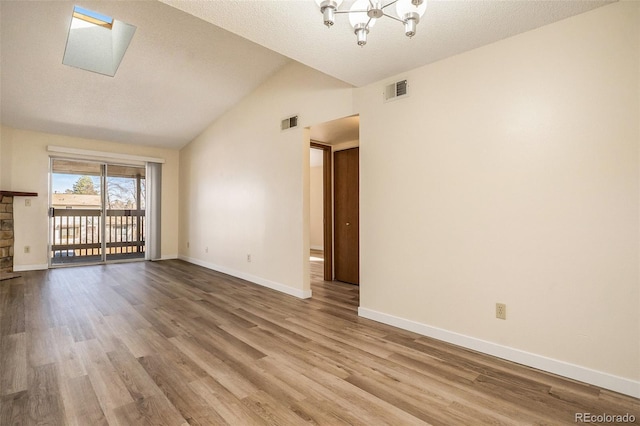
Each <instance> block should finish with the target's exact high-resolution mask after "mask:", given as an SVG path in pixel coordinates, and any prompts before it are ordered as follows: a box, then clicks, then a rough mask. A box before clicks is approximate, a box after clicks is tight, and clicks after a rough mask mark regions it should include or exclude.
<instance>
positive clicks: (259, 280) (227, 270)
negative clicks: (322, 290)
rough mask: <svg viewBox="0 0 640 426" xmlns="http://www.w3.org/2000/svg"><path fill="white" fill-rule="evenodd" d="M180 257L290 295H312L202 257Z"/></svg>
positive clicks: (299, 296)
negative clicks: (201, 258) (210, 261)
mask: <svg viewBox="0 0 640 426" xmlns="http://www.w3.org/2000/svg"><path fill="white" fill-rule="evenodd" d="M178 259H180V260H184V261H185V262H189V263H193V264H194V265H199V266H203V267H205V268H208V269H213V270H214V271H218V272H222V273H223V274H227V275H231V276H234V277H236V278H241V279H243V280H246V281H250V282H252V283H254V284H258V285H261V286H263V287H267V288H270V289H272V290H276V291H279V292H281V293H285V294H288V295H290V296H295V297H297V298H299V299H308V298H310V297H311V290H300V289H297V288H293V287H289V286H288V285H284V284H280V283H277V282H275V281H270V280H267V279H264V278H261V277H256V276H254V275H251V274H247V273H246V272H241V271H236V270H234V269H230V268H226V267H223V266H219V265H215V264H213V263H209V262H205V261H202V260H200V259H195V258H192V257H188V256H182V255H179V256H178Z"/></svg>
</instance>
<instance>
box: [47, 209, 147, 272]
mask: <svg viewBox="0 0 640 426" xmlns="http://www.w3.org/2000/svg"><path fill="white" fill-rule="evenodd" d="M144 213H145V211H144V210H116V209H108V210H107V211H106V215H105V227H104V235H102V234H103V230H102V223H101V222H102V212H101V210H96V209H56V208H52V209H51V211H50V215H51V231H52V236H53V240H52V244H51V253H50V255H51V258H52V263H54V264H64V263H78V262H93V261H100V260H101V258H102V241H103V239H105V240H106V258H107V260H114V259H136V258H144V253H145V234H144V229H145V215H144Z"/></svg>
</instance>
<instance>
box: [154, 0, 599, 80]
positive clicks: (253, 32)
mask: <svg viewBox="0 0 640 426" xmlns="http://www.w3.org/2000/svg"><path fill="white" fill-rule="evenodd" d="M160 1H163V2H164V3H167V4H170V5H172V6H174V7H176V8H178V9H181V10H183V11H185V12H188V13H191V14H193V15H195V16H198V17H200V18H202V19H204V20H206V21H208V22H211V23H213V24H215V25H217V26H219V27H222V28H225V29H227V30H229V31H231V32H233V33H235V34H238V35H240V36H242V37H245V38H247V39H249V40H252V41H254V42H256V43H259V44H261V45H263V46H265V47H267V48H269V49H271V50H274V51H276V52H279V53H281V54H283V55H285V56H288V57H289V58H292V59H294V60H296V61H298V62H301V63H303V64H305V65H308V66H310V67H312V68H315V69H317V70H319V71H322V72H324V73H326V74H329V75H331V76H333V77H336V78H338V79H340V80H343V81H345V82H347V83H350V84H353V85H355V86H363V85H366V84H369V83H373V82H375V81H378V80H382V79H385V78H388V77H390V76H392V75H395V74H399V73H402V72H404V71H407V70H410V69H413V68H416V67H419V66H422V65H426V64H429V63H432V62H435V61H437V60H440V59H443V58H446V57H449V56H452V55H456V54H459V53H461V52H464V51H467V50H471V49H474V48H476V47H479V46H483V45H486V44H489V43H493V42H495V41H498V40H501V39H504V38H507V37H510V36H513V35H515V34H518V33H522V32H524V31H528V30H531V29H534V28H537V27H540V26H543V25H546V24H549V23H552V22H555V21H558V20H560V19H564V18H567V17H569V16H572V15H576V14H579V13H583V12H586V11H588V10H590V9H593V8H596V7H599V6H602V5H605V4H607V3H608V2H607V1H589V0H566V1H558V0H552V1H535V0H533V1H532V0H522V1H503V0H498V1H491V0H488V1H482V0H471V1H470V0H465V1H455V0H448V1H429V0H427V1H429V3H428V6H427V11H426V14H425V16H424V17H423V18H422V19H421V22H420V23H419V24H418V28H417V35H416V36H415V37H413V38H412V39H408V38H407V37H406V36H405V35H404V28H403V26H402V24H401V23H399V22H396V21H393V20H391V19H389V18H382V19H379V20H378V22H377V23H376V25H375V27H373V28H372V29H371V32H370V33H369V37H368V43H367V45H366V46H364V47H359V46H358V45H357V44H356V39H355V35H354V34H353V30H352V29H351V26H350V25H349V20H348V17H347V15H345V14H338V15H336V23H335V25H334V26H333V27H332V28H331V29H328V28H326V27H325V26H324V25H323V23H322V14H321V13H320V10H319V8H318V7H317V6H316V4H315V2H314V1H312V0H297V1H296V0H293V1H278V0H243V1H206V0H189V1H182V0H160ZM387 2H388V0H387ZM352 3H353V0H345V1H344V3H343V5H342V6H341V8H340V9H348V8H349V6H350V5H351V4H352ZM392 8H393V7H392Z"/></svg>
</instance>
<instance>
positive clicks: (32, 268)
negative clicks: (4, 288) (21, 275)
mask: <svg viewBox="0 0 640 426" xmlns="http://www.w3.org/2000/svg"><path fill="white" fill-rule="evenodd" d="M44 269H49V265H48V264H46V263H41V264H38V265H13V272H26V271H42V270H44Z"/></svg>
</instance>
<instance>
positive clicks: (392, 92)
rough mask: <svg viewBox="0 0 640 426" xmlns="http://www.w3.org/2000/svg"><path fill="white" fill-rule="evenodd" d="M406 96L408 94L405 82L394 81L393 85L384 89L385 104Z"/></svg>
mask: <svg viewBox="0 0 640 426" xmlns="http://www.w3.org/2000/svg"><path fill="white" fill-rule="evenodd" d="M408 95H409V92H408V85H407V80H401V81H396V82H395V83H391V84H389V85H387V86H386V87H385V88H384V101H385V102H388V101H393V100H396V99H398V98H401V97H404V96H408Z"/></svg>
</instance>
